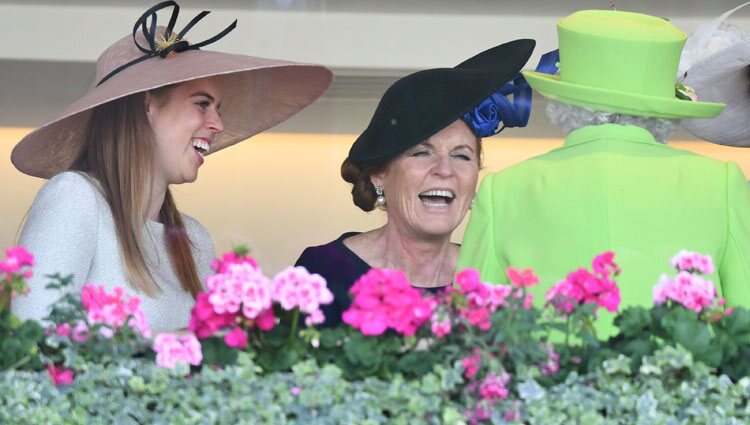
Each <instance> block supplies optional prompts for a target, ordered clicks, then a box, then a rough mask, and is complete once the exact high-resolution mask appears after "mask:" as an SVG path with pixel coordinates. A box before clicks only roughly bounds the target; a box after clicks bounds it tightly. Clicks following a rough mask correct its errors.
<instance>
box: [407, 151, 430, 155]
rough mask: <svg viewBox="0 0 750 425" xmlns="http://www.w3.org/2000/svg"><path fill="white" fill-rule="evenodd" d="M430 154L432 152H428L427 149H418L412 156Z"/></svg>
mask: <svg viewBox="0 0 750 425" xmlns="http://www.w3.org/2000/svg"><path fill="white" fill-rule="evenodd" d="M429 154H430V153H429V152H427V151H426V150H418V151H414V152H412V153H411V156H427V155H429Z"/></svg>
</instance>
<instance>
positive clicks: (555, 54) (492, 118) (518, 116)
mask: <svg viewBox="0 0 750 425" xmlns="http://www.w3.org/2000/svg"><path fill="white" fill-rule="evenodd" d="M559 62H560V50H559V49H558V50H553V51H551V52H547V53H545V54H543V55H542V57H541V59H539V64H538V65H537V66H536V69H534V70H535V71H536V72H541V73H544V74H555V73H556V72H557V70H558V63H559ZM510 95H513V100H512V101H511V100H510V99H508V96H510ZM530 114H531V86H530V85H529V83H528V82H527V81H526V79H525V78H524V77H523V75H521V73H518V74H516V75H515V76H514V77H513V79H512V80H511V81H510V82H508V83H505V84H503V86H502V87H500V88H499V89H497V90H496V91H495V92H494V93H492V94H491V95H490V96H489V97H487V98H486V99H484V100H483V101H481V102H480V103H479V105H477V106H475V107H474V108H472V109H471V110H470V111H469V112H467V113H465V114H464V116H463V119H464V121H466V123H467V124H469V126H470V127H471V128H472V129H473V131H474V134H475V135H476V136H477V137H489V136H493V135H495V134H497V133H499V132H501V131H503V130H504V129H505V128H506V127H525V126H526V125H527V124H528V123H529V116H530ZM500 123H502V126H500Z"/></svg>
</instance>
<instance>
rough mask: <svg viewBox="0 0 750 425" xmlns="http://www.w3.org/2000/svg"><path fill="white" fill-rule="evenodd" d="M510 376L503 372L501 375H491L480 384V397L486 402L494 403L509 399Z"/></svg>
mask: <svg viewBox="0 0 750 425" xmlns="http://www.w3.org/2000/svg"><path fill="white" fill-rule="evenodd" d="M509 382H510V375H509V374H508V373H505V372H503V373H502V374H500V375H496V374H494V373H489V374H487V376H486V377H485V378H484V380H482V383H481V384H479V396H480V397H481V398H483V399H485V400H489V401H494V400H499V399H505V398H508V394H509V390H508V383H509Z"/></svg>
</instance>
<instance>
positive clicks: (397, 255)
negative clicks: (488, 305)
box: [375, 224, 457, 288]
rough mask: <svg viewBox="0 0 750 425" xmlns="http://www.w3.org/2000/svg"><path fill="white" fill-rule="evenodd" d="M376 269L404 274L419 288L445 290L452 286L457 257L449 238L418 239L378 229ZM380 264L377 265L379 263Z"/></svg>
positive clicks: (398, 232) (391, 230)
mask: <svg viewBox="0 0 750 425" xmlns="http://www.w3.org/2000/svg"><path fill="white" fill-rule="evenodd" d="M376 232H377V235H376V246H377V247H378V248H379V249H376V251H379V252H377V253H376V254H377V255H376V256H377V257H378V258H379V259H380V263H381V264H375V266H376V267H380V268H389V269H399V270H403V271H404V272H405V273H406V275H407V276H408V277H409V282H411V284H412V285H414V286H419V287H426V288H427V287H435V286H444V285H447V284H450V283H451V282H453V275H454V273H455V269H456V260H457V259H456V256H455V254H454V252H453V251H454V250H455V249H454V248H453V245H452V244H451V241H450V235H445V236H441V237H429V238H427V237H417V236H414V235H406V234H405V233H402V232H400V231H398V230H397V229H395V228H394V227H389V226H388V224H386V225H385V226H383V227H381V228H380V229H378V230H377V231H376ZM376 263H378V261H376Z"/></svg>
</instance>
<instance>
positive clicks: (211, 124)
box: [206, 110, 224, 133]
mask: <svg viewBox="0 0 750 425" xmlns="http://www.w3.org/2000/svg"><path fill="white" fill-rule="evenodd" d="M206 127H208V129H209V130H211V132H213V133H220V132H221V131H222V130H224V122H223V121H222V120H221V116H220V115H219V113H218V112H217V111H216V110H212V111H211V113H210V114H209V115H208V116H207V118H206Z"/></svg>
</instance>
